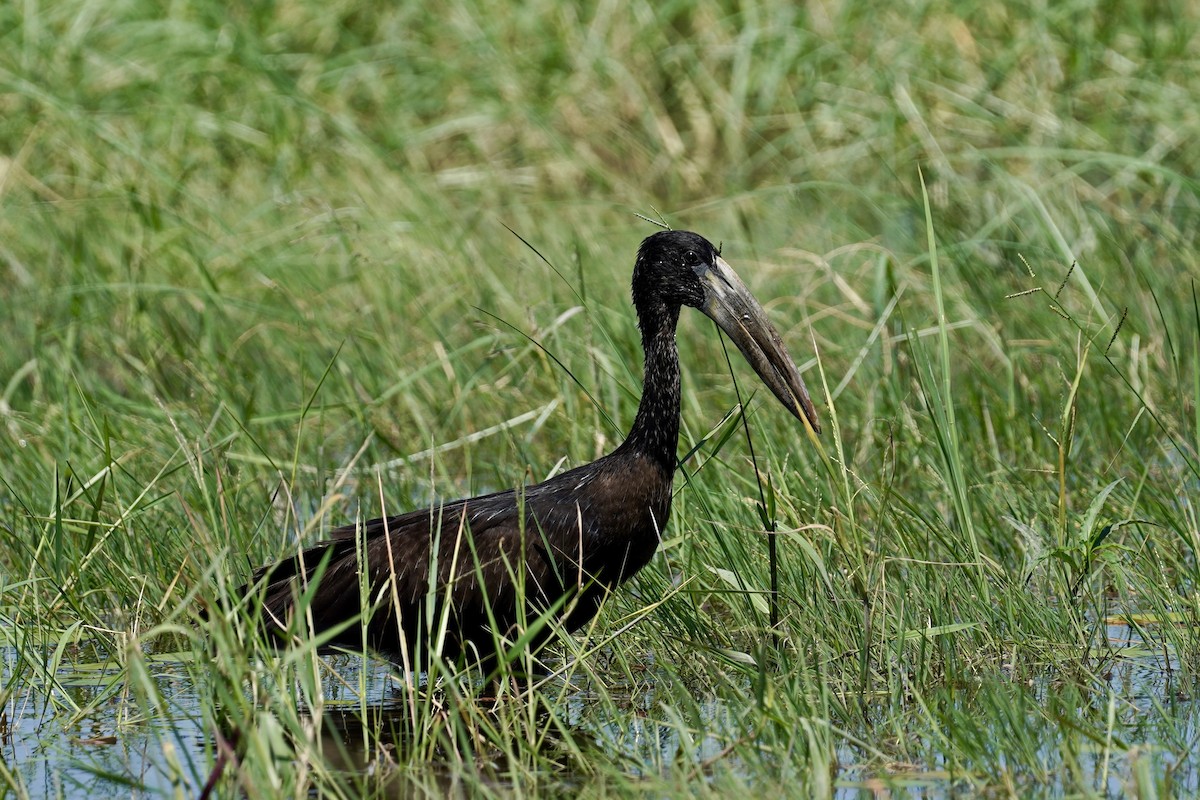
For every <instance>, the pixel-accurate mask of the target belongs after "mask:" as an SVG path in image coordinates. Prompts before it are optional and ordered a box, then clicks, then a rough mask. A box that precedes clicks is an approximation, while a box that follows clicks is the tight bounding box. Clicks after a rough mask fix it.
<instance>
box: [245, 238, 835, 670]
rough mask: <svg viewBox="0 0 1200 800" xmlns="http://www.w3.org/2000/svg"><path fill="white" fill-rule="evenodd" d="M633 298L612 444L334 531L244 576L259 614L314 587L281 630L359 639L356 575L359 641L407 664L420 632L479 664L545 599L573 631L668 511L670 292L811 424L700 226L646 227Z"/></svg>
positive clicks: (779, 352) (801, 396) (760, 323)
mask: <svg viewBox="0 0 1200 800" xmlns="http://www.w3.org/2000/svg"><path fill="white" fill-rule="evenodd" d="M633 305H634V307H635V309H636V310H637V316H638V326H639V328H640V329H641V333H642V346H643V348H644V349H645V380H644V385H643V390H642V399H641V403H640V404H639V405H638V410H637V416H636V417H635V419H634V422H633V428H632V429H631V430H630V431H629V436H628V437H626V439H625V441H624V442H623V443H622V444H621V446H620V447H618V448H617V449H616V450H614V451H613V452H612V453H610V454H608V455H606V456H604V457H603V458H601V459H599V460H598V461H595V462H593V463H591V464H587V465H585V466H582V467H576V468H575V469H572V470H569V471H567V472H564V473H562V474H560V475H556V476H554V477H553V478H551V479H550V480H547V481H545V482H544V483H539V484H536V485H533V486H526V487H524V488H522V489H519V490H516V491H506V492H496V493H495V494H488V495H483V496H482V497H472V498H468V499H464V500H456V501H453V502H447V503H443V504H440V505H436V506H434V507H432V508H426V509H421V510H420V511H411V512H409V513H407V514H401V515H399V516H392V517H385V518H381V519H374V520H371V521H369V522H366V523H364V524H362V525H361V526H355V525H347V526H345V527H343V528H339V529H337V530H335V531H333V533H332V538H331V539H329V540H328V541H324V542H321V543H320V544H317V545H315V546H313V547H310V548H309V549H307V550H304V551H303V552H301V553H299V554H297V555H296V556H293V557H291V558H288V559H286V560H284V561H282V562H280V563H278V564H275V565H273V566H269V567H266V568H263V569H261V570H259V571H258V572H257V573H256V575H255V576H254V579H253V581H252V582H251V583H249V584H247V585H246V586H245V587H243V588H242V590H241V592H242V594H243V595H245V594H259V595H260V596H261V597H262V598H263V602H262V614H263V617H262V622H263V625H264V627H265V628H266V629H268V630H271V631H273V632H276V633H281V632H283V631H287V630H288V629H289V625H291V624H292V621H291V617H292V616H293V615H294V609H295V607H296V601H297V598H298V596H299V595H300V594H301V593H304V592H306V591H311V594H310V596H309V599H308V601H307V603H305V604H304V605H305V606H306V609H307V611H306V614H307V617H306V619H305V620H304V621H303V622H302V624H301V626H299V627H292V628H291V630H292V631H293V632H295V631H297V630H305V629H307V628H308V626H311V630H312V631H313V632H316V633H321V632H325V633H326V634H328V632H329V631H330V629H332V628H334V627H337V626H341V627H342V628H343V630H342V631H341V632H339V633H337V634H336V635H333V636H332V638H330V640H329V641H328V644H336V645H343V646H347V647H360V646H361V645H362V644H363V641H362V639H363V636H362V626H361V625H360V624H359V622H357V621H353V622H351V621H352V620H356V619H358V618H360V615H361V612H362V607H363V595H362V593H361V591H360V586H362V585H365V586H366V587H367V591H368V595H367V598H368V599H367V604H368V605H369V606H370V609H371V611H372V612H373V613H371V616H370V618H369V620H368V622H367V625H366V640H367V641H366V643H367V644H368V645H369V646H370V647H371V648H373V649H375V650H377V651H379V652H381V653H383V654H385V655H388V656H389V657H391V658H392V659H393V660H394V661H396V662H397V663H400V664H403V665H404V666H405V667H406V668H417V667H418V665H419V664H421V663H426V662H425V661H423V660H422V659H425V658H427V656H426V655H418V653H421V654H426V653H428V651H429V650H430V649H431V647H430V645H431V643H435V644H436V646H437V647H440V652H441V654H442V656H443V657H444V658H446V659H448V660H449V659H455V658H457V657H458V656H459V655H460V654H465V655H466V656H467V657H468V658H470V659H472V660H475V659H478V660H480V661H482V662H490V661H492V659H493V658H494V657H495V656H496V654H497V649H496V648H497V645H496V642H497V641H498V640H499V638H500V637H508V638H509V639H510V640H512V639H514V638H515V637H514V632H515V631H516V629H517V627H518V625H519V624H522V621H527V620H535V619H537V617H538V615H539V614H542V613H546V612H547V611H549V612H550V613H551V614H552V615H554V616H556V617H557V618H559V619H560V620H561V622H562V624H563V626H564V627H565V628H566V629H567V630H570V631H573V630H576V629H578V628H579V627H580V626H582V625H583V624H584V623H586V622H588V621H589V620H590V619H591V618H592V617H593V616H595V614H596V611H597V609H598V608H599V604H600V601H601V600H602V599H603V598H604V596H605V595H606V594H607V593H608V592H609V591H611V590H612V589H613V588H614V587H616V586H618V585H620V584H621V583H622V582H624V581H625V580H627V579H629V578H630V577H631V576H632V575H634V574H635V573H636V572H637V571H638V570H640V569H641V568H642V567H644V566H645V565H646V564H647V562H649V561H650V558H651V557H652V556H653V555H654V551H655V549H656V548H657V547H658V542H659V538H660V536H661V534H662V531H663V528H664V527H665V526H666V524H667V518H668V516H669V515H670V512H671V478H672V475H673V473H674V472H675V466H676V455H675V448H676V445H677V443H678V440H679V357H678V352H677V350H676V346H675V327H676V323H677V322H678V321H679V310H680V308H681V307H682V306H691V307H693V308H698V309H700V310H701V311H702V312H704V313H705V314H706V315H708V316H709V317H711V318H712V319H713V320H715V321H716V323H717V324H718V325H719V326H721V329H722V330H724V331H725V333H727V334H728V335H729V336H730V338H731V339H733V341H734V343H735V344H736V345H737V346H738V349H740V350H741V352H742V354H743V355H744V356H745V357H746V360H747V361H749V362H750V365H751V366H752V367H754V369H755V371H756V372H758V374H759V376H760V377H761V378H762V380H763V381H764V382H765V383H766V385H767V387H768V388H770V390H771V391H772V393H774V395H775V397H777V398H778V399H779V401H780V402H781V403H782V404H783V406H784V407H785V408H786V409H787V410H788V411H790V412H791V413H792V414H793V415H794V416H796V417H797V418H798V419H800V420H801V421H802V422H805V423H806V424H807V425H808V426H810V427H811V428H812V429H813V430H814V431H819V430H820V427H819V424H818V422H817V416H816V410H815V409H814V408H813V404H812V401H811V400H810V399H809V396H808V391H807V389H806V388H805V386H804V381H803V380H802V379H801V378H800V373H799V371H798V370H797V369H796V365H795V364H794V363H793V361H792V359H791V357H790V356H789V355H788V353H787V351H786V350H785V349H784V346H783V343H782V341H781V339H780V337H779V334H778V333H777V332H776V330H775V328H774V327H772V325H771V323H770V322H768V321H767V318H766V315H765V313H764V311H763V309H762V306H760V305H759V303H758V301H756V300H755V299H754V297H753V296H752V295H751V294H750V292H749V290H748V289H747V288H746V286H745V284H743V283H742V281H741V280H740V279H739V278H738V276H737V275H736V274H735V273H734V272H733V270H732V269H731V268H730V267H729V265H728V264H726V263H725V261H724V260H723V259H722V258H721V256H720V254H719V252H718V251H717V249H716V248H714V247H713V246H712V244H711V243H710V242H709V241H708V240H706V239H704V238H703V237H702V236H699V235H697V234H695V233H689V232H686V231H661V232H659V233H655V234H654V235H652V236H650V237H648V238H647V239H646V240H645V241H643V242H642V245H641V247H640V248H639V249H638V254H637V261H636V263H635V264H634V268H633ZM432 565H436V572H435V573H434V576H433V578H432V580H431V566H432ZM360 570H361V571H363V572H360ZM363 573H365V574H363ZM314 582H315V585H314ZM348 622H349V623H350V624H346V623H348ZM497 634H499V635H500V637H498V636H497ZM546 638H548V635H538V636H536V637H534V640H533V641H531V642H529V644H531V645H537V644H540V643H541V642H543V641H544V640H545V639H546Z"/></svg>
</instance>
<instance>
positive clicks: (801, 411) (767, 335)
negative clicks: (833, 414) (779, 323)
mask: <svg viewBox="0 0 1200 800" xmlns="http://www.w3.org/2000/svg"><path fill="white" fill-rule="evenodd" d="M633 296H634V302H635V304H640V302H639V301H641V302H644V301H646V300H648V299H650V298H654V299H656V300H657V301H659V302H661V303H663V304H664V305H666V306H667V307H675V308H678V307H680V306H691V307H692V308H696V309H699V310H700V311H701V312H703V313H704V314H705V315H706V316H708V317H709V318H711V319H712V320H713V321H714V322H716V323H717V325H718V326H720V328H721V330H723V331H725V333H726V334H727V335H728V336H729V338H730V339H731V340H733V343H734V344H735V345H737V348H738V350H740V351H741V353H742V355H743V356H745V358H746V361H748V362H749V363H750V366H752V367H753V368H754V371H755V372H757V373H758V376H759V377H760V378H762V381H763V383H765V384H766V385H767V388H768V389H770V390H771V393H772V394H774V395H775V397H776V398H777V399H778V400H779V402H780V403H782V404H783V406H784V408H786V409H787V410H788V411H790V412H791V413H792V415H793V416H795V417H796V418H797V419H799V420H801V421H802V422H805V423H806V424H807V425H808V426H810V427H811V428H812V430H813V431H815V432H817V433H820V432H821V425H820V423H819V422H818V421H817V412H816V409H815V408H814V407H813V404H812V400H811V399H810V398H809V396H808V389H807V387H805V385H804V380H803V379H802V378H801V377H800V371H799V370H798V369H797V368H796V364H795V362H793V361H792V357H791V356H790V355H789V354H788V352H787V349H786V348H785V347H784V346H783V339H782V338H781V337H780V336H779V332H778V331H776V330H775V327H774V326H773V325H772V324H771V323H770V321H769V320H768V319H767V315H766V312H765V311H764V310H763V307H762V305H760V304H759V302H758V301H757V300H756V299H755V298H754V295H752V294H750V290H749V289H747V288H746V284H744V283H742V280H741V278H739V277H738V276H737V273H736V272H734V271H733V268H732V267H730V266H729V264H727V263H726V262H725V260H724V259H723V258H721V254H720V253H719V252H718V251H717V248H715V247H713V245H712V242H710V241H708V240H707V239H705V238H704V237H703V236H700V235H699V234H696V233H692V232H691V231H659V232H658V233H655V234H653V235H651V236H648V237H647V238H646V239H645V240H644V241H643V242H642V246H641V247H640V248H638V255H637V261H636V263H635V265H634V270H633ZM640 312H641V309H640V308H639V313H640Z"/></svg>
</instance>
